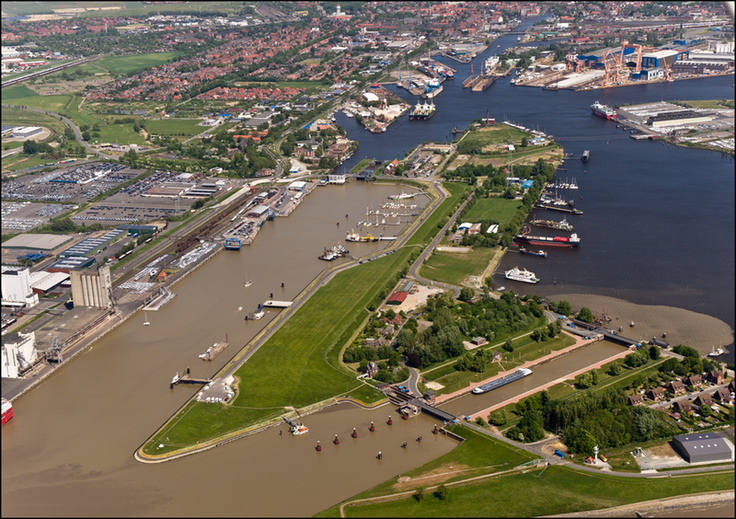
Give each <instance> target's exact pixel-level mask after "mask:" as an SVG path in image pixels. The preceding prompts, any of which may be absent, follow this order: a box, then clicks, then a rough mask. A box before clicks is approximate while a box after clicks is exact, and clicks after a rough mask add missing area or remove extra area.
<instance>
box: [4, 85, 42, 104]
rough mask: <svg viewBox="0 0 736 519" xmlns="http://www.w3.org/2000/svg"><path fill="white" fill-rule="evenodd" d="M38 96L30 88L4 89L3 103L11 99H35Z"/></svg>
mask: <svg viewBox="0 0 736 519" xmlns="http://www.w3.org/2000/svg"><path fill="white" fill-rule="evenodd" d="M37 95H38V94H37V93H36V92H34V91H33V90H31V89H30V88H28V87H27V86H25V85H15V86H12V87H10V88H4V89H3V91H2V100H3V102H5V101H9V100H11V99H19V98H23V97H33V96H37Z"/></svg>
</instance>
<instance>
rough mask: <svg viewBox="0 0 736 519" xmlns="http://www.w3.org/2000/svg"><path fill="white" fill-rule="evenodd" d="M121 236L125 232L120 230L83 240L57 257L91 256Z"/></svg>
mask: <svg viewBox="0 0 736 519" xmlns="http://www.w3.org/2000/svg"><path fill="white" fill-rule="evenodd" d="M123 236H125V231H123V230H122V229H114V230H112V231H110V232H108V233H107V234H105V235H104V236H100V237H99V238H91V237H90V238H85V239H84V240H82V241H80V242H79V243H77V244H76V245H74V246H73V247H69V248H68V249H66V250H65V251H64V252H62V253H61V254H59V256H61V257H62V258H66V257H69V256H87V255H88V254H93V253H94V252H95V250H99V249H102V248H103V247H107V246H108V245H110V244H111V243H113V242H114V241H116V240H117V239H119V238H121V237H123Z"/></svg>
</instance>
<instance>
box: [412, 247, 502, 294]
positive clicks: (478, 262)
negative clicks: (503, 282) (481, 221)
mask: <svg viewBox="0 0 736 519" xmlns="http://www.w3.org/2000/svg"><path fill="white" fill-rule="evenodd" d="M496 250H498V247H493V248H491V249H488V248H481V247H478V248H476V249H474V250H473V251H472V252H468V253H458V252H434V253H433V254H432V255H431V256H430V257H429V259H428V260H427V261H426V262H425V263H424V265H422V269H421V272H420V274H421V275H422V276H424V277H425V278H427V279H431V280H432V281H441V282H445V283H451V284H453V285H460V284H462V282H463V280H465V279H466V278H467V277H468V276H480V275H481V274H483V271H484V270H485V268H486V267H487V266H488V263H489V262H490V261H491V259H492V258H493V255H494V254H495V253H496Z"/></svg>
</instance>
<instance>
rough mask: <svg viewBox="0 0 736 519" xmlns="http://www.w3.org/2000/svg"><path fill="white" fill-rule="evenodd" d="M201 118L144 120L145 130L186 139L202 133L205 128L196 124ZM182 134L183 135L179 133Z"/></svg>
mask: <svg viewBox="0 0 736 519" xmlns="http://www.w3.org/2000/svg"><path fill="white" fill-rule="evenodd" d="M201 122H202V120H201V119H162V120H160V121H146V130H147V131H148V133H151V134H153V135H163V136H167V137H168V136H175V137H181V138H182V139H186V138H187V137H192V136H193V135H197V134H200V133H202V132H203V131H204V130H205V128H204V127H202V126H197V124H198V123H201ZM182 133H183V134H184V135H183V136H182V135H180V134H182Z"/></svg>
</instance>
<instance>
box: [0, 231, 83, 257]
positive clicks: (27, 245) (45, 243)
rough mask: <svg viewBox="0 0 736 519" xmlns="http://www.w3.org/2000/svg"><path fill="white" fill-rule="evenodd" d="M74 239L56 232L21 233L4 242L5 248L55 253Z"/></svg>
mask: <svg viewBox="0 0 736 519" xmlns="http://www.w3.org/2000/svg"><path fill="white" fill-rule="evenodd" d="M72 241H74V238H73V237H71V236H58V235H56V234H19V235H18V236H15V237H14V238H11V239H9V240H8V241H6V242H5V243H3V249H24V250H33V251H39V252H46V253H51V254H53V253H55V252H54V251H56V250H57V249H59V248H60V247H62V246H64V245H66V244H68V243H71V242H72Z"/></svg>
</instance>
